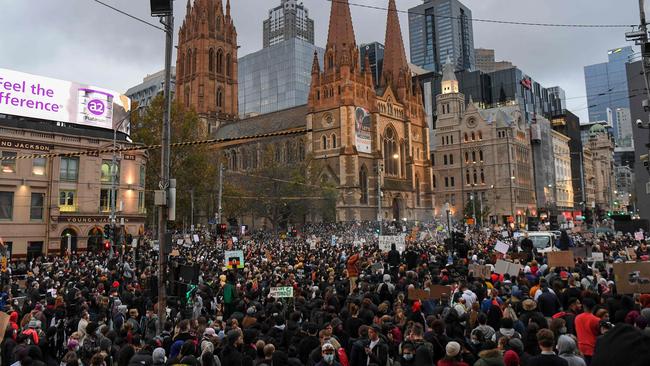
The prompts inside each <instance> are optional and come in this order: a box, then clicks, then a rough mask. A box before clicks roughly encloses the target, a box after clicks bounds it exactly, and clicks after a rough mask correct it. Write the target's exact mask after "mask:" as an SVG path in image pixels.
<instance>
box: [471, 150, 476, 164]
mask: <svg viewBox="0 0 650 366" xmlns="http://www.w3.org/2000/svg"><path fill="white" fill-rule="evenodd" d="M472 161H473V162H475V163H476V151H472Z"/></svg>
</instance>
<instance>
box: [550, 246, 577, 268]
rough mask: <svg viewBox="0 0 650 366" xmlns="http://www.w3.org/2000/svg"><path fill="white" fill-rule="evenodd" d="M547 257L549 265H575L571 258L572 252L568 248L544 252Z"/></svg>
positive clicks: (568, 266)
mask: <svg viewBox="0 0 650 366" xmlns="http://www.w3.org/2000/svg"><path fill="white" fill-rule="evenodd" d="M546 256H547V258H548V266H549V267H566V268H573V267H575V261H574V260H573V252H572V251H570V250H565V251H561V252H548V253H546Z"/></svg>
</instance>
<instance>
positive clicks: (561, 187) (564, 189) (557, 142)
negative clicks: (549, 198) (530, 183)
mask: <svg viewBox="0 0 650 366" xmlns="http://www.w3.org/2000/svg"><path fill="white" fill-rule="evenodd" d="M551 135H552V138H553V162H554V165H555V183H554V184H553V185H552V187H551V188H552V189H553V191H554V192H553V195H554V197H553V198H554V202H555V205H556V207H557V214H558V216H559V215H562V216H564V218H565V219H568V220H572V219H573V210H574V206H575V204H574V195H573V175H572V169H571V149H570V147H569V141H570V140H571V139H570V138H569V137H568V136H565V135H563V134H561V133H559V132H557V131H555V130H553V131H551Z"/></svg>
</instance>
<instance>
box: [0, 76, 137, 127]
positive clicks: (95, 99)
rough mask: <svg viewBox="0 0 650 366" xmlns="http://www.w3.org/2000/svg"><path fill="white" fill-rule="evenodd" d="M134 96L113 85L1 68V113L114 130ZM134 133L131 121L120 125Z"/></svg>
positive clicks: (126, 112) (126, 113) (126, 111)
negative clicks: (125, 93)
mask: <svg viewBox="0 0 650 366" xmlns="http://www.w3.org/2000/svg"><path fill="white" fill-rule="evenodd" d="M130 110H131V100H130V99H129V98H128V97H126V96H124V95H122V94H120V93H118V92H116V91H113V90H109V89H104V88H100V87H96V86H92V85H86V84H78V83H74V82H71V81H64V80H58V79H52V78H48V77H44V76H37V75H32V74H26V73H23V72H19V71H13V70H8V69H2V68H0V113H3V114H10V115H14V116H23V117H31V118H37V119H43V120H49V121H55V122H65V123H72V124H77V125H81V126H89V127H98V128H105V129H109V130H112V129H114V127H117V124H119V123H120V121H122V120H123V119H124V118H125V117H126V116H127V115H128V112H129V111H130ZM119 130H120V131H122V132H124V133H126V134H130V132H131V128H130V125H129V121H125V122H124V123H123V124H122V126H121V127H120V129H119Z"/></svg>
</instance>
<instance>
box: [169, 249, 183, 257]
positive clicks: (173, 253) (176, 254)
mask: <svg viewBox="0 0 650 366" xmlns="http://www.w3.org/2000/svg"><path fill="white" fill-rule="evenodd" d="M169 256H170V257H180V256H181V253H180V252H179V251H178V249H173V250H172V252H171V253H170V254H169Z"/></svg>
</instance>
